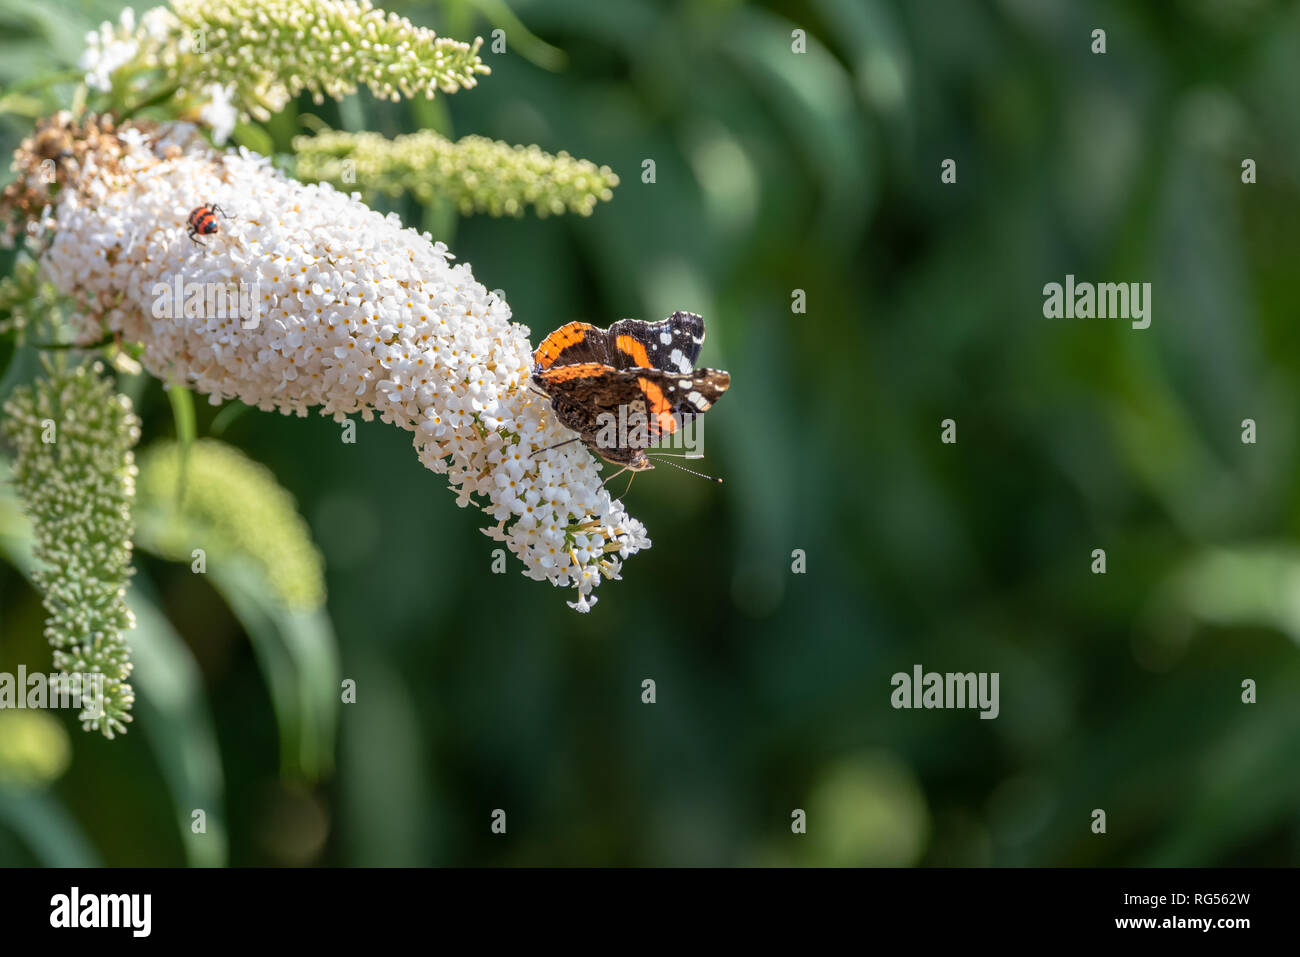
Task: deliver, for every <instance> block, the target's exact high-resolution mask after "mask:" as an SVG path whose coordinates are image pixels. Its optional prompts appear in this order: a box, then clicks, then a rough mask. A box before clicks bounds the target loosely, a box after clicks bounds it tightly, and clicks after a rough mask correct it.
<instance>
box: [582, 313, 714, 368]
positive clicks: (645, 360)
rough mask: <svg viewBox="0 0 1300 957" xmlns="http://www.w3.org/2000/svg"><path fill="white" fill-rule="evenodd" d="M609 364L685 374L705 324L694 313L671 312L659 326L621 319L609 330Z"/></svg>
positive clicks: (697, 351) (700, 342)
mask: <svg viewBox="0 0 1300 957" xmlns="http://www.w3.org/2000/svg"><path fill="white" fill-rule="evenodd" d="M606 335H607V336H608V346H607V348H608V351H609V355H610V359H609V360H608V361H610V363H611V364H612V365H613V366H614V368H616V369H632V368H636V369H666V370H668V371H669V372H670V373H677V372H681V373H687V372H690V371H691V370H692V369H694V368H695V360H696V359H697V358H698V357H699V355H700V348H701V347H702V346H703V345H704V320H703V319H702V318H701V317H700V316H697V315H696V314H695V313H693V312H674V313H673V314H672V315H671V316H669V317H668V318H667V319H664V320H662V321H661V322H644V321H642V320H640V319H621V320H619V321H618V322H616V323H614V324H613V325H612V326H610V327H609V330H608V332H607V333H606Z"/></svg>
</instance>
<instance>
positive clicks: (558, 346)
mask: <svg viewBox="0 0 1300 957" xmlns="http://www.w3.org/2000/svg"><path fill="white" fill-rule="evenodd" d="M591 328H593V327H592V326H591V325H589V324H588V323H585V322H570V323H567V324H566V325H563V326H560V328H558V329H556V330H555V331H554V332H552V333H551V334H550V335H549V336H547V337H546V338H545V339H543V340H542V344H541V345H540V346H538V347H537V351H536V352H534V353H533V362H534V363H536V364H537V365H539V366H541V367H542V368H543V369H549V368H550V367H551V366H552V365H553V364H554V362H555V360H556V359H558V358H559V356H560V353H562V352H563V351H564V350H565V349H567V348H569V347H570V346H576V345H577V344H578V343H580V342H582V341H583V340H585V339H586V338H587V330H588V329H591Z"/></svg>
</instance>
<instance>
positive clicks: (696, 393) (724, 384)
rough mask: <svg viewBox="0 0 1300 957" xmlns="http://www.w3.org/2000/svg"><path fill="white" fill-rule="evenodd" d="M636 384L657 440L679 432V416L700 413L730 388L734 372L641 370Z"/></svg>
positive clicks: (651, 432)
mask: <svg viewBox="0 0 1300 957" xmlns="http://www.w3.org/2000/svg"><path fill="white" fill-rule="evenodd" d="M636 376H637V380H636V381H637V385H638V387H639V388H640V390H641V392H642V394H643V395H644V396H645V402H646V412H647V414H648V416H649V418H650V435H651V439H652V440H653V441H655V442H657V441H659V440H660V439H662V438H663V437H664V436H665V435H672V434H673V433H674V432H676V431H677V428H678V419H679V418H681V419H684V418H685V417H686V416H695V415H701V414H703V413H704V412H707V411H708V410H709V409H710V408H712V406H713V403H715V402H717V401H718V399H719V397H721V395H722V393H724V392H726V391H727V389H728V388H730V387H731V373H729V372H723V371H722V370H721V369H696V370H694V371H692V372H684V373H681V372H668V371H665V370H662V369H645V370H638V371H637V373H636Z"/></svg>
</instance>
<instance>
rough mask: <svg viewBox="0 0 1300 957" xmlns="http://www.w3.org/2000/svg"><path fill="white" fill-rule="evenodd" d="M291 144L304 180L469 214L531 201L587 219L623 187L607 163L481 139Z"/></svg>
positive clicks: (545, 210) (508, 210) (334, 136)
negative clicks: (406, 196)
mask: <svg viewBox="0 0 1300 957" xmlns="http://www.w3.org/2000/svg"><path fill="white" fill-rule="evenodd" d="M293 145H294V150H295V152H296V153H297V155H298V168H297V175H298V178H299V179H301V180H304V181H307V182H311V181H317V180H323V181H326V182H329V183H332V184H334V185H335V186H337V187H339V188H340V189H343V190H345V191H351V190H356V191H358V192H361V193H362V194H370V195H373V194H375V193H384V194H386V195H389V196H396V195H399V194H402V193H410V194H412V195H413V196H415V197H416V198H417V199H418V200H420V201H421V202H423V203H429V202H432V201H434V200H437V199H446V200H448V201H450V202H452V203H454V204H455V206H456V208H457V209H458V210H459V211H460V212H461V213H462V214H465V215H470V214H473V213H487V214H489V215H491V216H522V215H523V214H524V210H525V209H526V208H527V207H529V206H531V207H533V209H534V210H536V212H537V214H538V215H539V216H547V215H551V214H555V215H559V214H561V213H564V212H570V213H578V214H580V215H582V216H589V215H591V212H592V210H594V209H595V208H596V203H597V202H599V201H601V200H605V201H608V200H610V199H612V198H613V196H614V193H613V189H614V187H615V186H617V185H618V176H617V175H615V173H614V172H613V170H611V169H610V168H609V167H608V166H597V165H596V164H595V163H592V162H590V161H588V160H584V159H575V158H574V157H572V156H570V155H569V154H568V153H564V152H561V153H559V154H558V155H554V154H551V153H547V152H544V151H543V150H541V149H539V148H538V147H536V146H512V145H511V144H509V143H503V142H501V141H500V140H490V139H487V138H486V137H483V136H466V137H463V138H462V139H460V140H457V141H455V142H453V141H452V140H449V139H447V138H446V137H443V136H439V135H438V134H437V133H434V132H433V131H431V130H422V131H421V132H418V133H411V134H409V135H406V136H398V137H396V138H394V139H388V138H386V137H383V136H380V135H379V134H378V133H347V132H342V131H330V132H326V133H322V134H320V135H319V136H300V137H298V138H297V139H295V140H294V144H293Z"/></svg>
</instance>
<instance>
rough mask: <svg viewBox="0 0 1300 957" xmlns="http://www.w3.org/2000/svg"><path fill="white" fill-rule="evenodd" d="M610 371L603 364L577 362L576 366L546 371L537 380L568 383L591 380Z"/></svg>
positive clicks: (609, 368)
mask: <svg viewBox="0 0 1300 957" xmlns="http://www.w3.org/2000/svg"><path fill="white" fill-rule="evenodd" d="M612 371H613V369H612V368H611V367H610V366H607V365H605V364H604V363H603V362H579V363H578V364H576V365H571V366H560V368H558V369H548V370H547V371H545V372H543V373H541V374H540V375H539V376H538V378H539V379H541V380H542V382H568V381H570V380H571V379H591V378H594V377H596V376H602V375H605V373H607V372H612Z"/></svg>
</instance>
